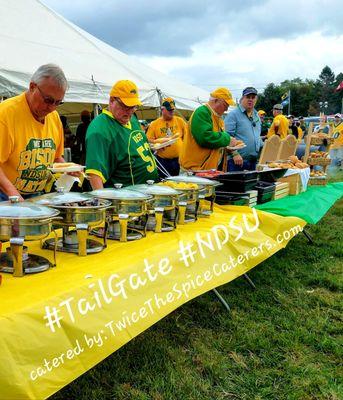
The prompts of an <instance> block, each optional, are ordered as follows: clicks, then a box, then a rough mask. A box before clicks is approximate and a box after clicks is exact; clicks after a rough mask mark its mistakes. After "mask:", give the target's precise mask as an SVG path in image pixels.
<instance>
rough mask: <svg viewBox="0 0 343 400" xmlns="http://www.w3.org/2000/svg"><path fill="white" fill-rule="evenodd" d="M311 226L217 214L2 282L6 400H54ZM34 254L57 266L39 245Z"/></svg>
mask: <svg viewBox="0 0 343 400" xmlns="http://www.w3.org/2000/svg"><path fill="white" fill-rule="evenodd" d="M305 224H306V223H305V221H303V220H302V219H299V218H296V217H282V216H278V215H274V214H270V213H265V212H262V211H256V210H254V209H251V208H249V207H237V206H221V207H219V206H218V207H215V211H214V214H213V215H212V216H211V217H209V218H202V219H199V220H198V221H197V222H196V223H191V224H187V225H182V226H178V228H177V229H176V230H175V231H172V232H168V233H161V234H156V233H151V232H149V233H148V235H147V238H143V239H141V240H137V241H132V242H127V243H120V242H116V241H109V243H108V247H107V249H105V250H104V251H103V252H102V253H98V254H93V255H88V256H86V257H79V256H77V255H76V254H68V253H58V254H57V267H56V268H51V269H50V270H48V271H47V272H43V273H39V274H34V275H26V276H24V277H22V278H14V277H12V276H11V275H6V274H3V282H2V285H1V286H0V296H1V301H0V316H1V317H0V346H1V355H0V398H1V399H7V400H9V399H16V400H17V399H27V398H29V399H40V398H46V397H48V396H50V395H52V394H53V393H55V392H56V391H58V390H59V389H61V388H62V387H63V386H65V385H67V384H68V383H70V382H71V381H73V380H74V379H76V378H77V377H78V376H80V375H81V374H83V373H84V372H86V371H87V370H89V369H90V368H92V367H93V366H94V365H96V364H97V363H99V362H100V361H102V360H103V359H104V358H106V357H107V356H109V355H110V354H111V353H113V352H114V351H116V350H117V349H118V348H120V347H121V346H123V345H124V344H125V343H127V342H129V341H130V340H131V339H132V338H134V337H135V336H137V335H138V334H140V333H141V332H143V331H144V330H146V329H147V328H149V327H150V326H151V325H153V324H154V323H156V322H157V321H159V320H160V319H161V318H163V317H164V316H166V315H168V314H169V313H170V312H172V311H173V310H175V309H176V308H178V307H180V306H181V305H182V304H184V303H186V302H187V301H189V300H191V299H193V298H195V297H197V296H199V295H201V294H203V293H205V292H207V291H209V290H211V289H213V288H215V287H217V286H220V285H223V284H225V283H227V282H230V281H232V280H233V279H235V278H237V277H238V276H241V275H242V274H244V273H246V272H247V271H249V270H250V269H251V268H253V267H254V266H256V265H258V264H260V263H261V262H262V261H263V260H265V259H267V258H268V257H270V256H272V255H273V254H274V253H276V252H277V251H278V250H280V249H281V248H283V247H285V246H286V245H287V244H288V242H289V240H291V239H292V237H294V236H295V235H296V234H297V233H299V232H300V231H301V229H302V228H303V227H304V225H305ZM285 232H286V233H287V235H286V234H285ZM26 244H27V246H28V247H29V251H30V253H33V254H38V255H42V256H44V257H47V258H49V259H50V260H52V259H53V255H52V252H51V251H49V250H41V249H40V245H39V242H27V243H26ZM5 248H6V244H5V243H4V244H3V251H4V249H5Z"/></svg>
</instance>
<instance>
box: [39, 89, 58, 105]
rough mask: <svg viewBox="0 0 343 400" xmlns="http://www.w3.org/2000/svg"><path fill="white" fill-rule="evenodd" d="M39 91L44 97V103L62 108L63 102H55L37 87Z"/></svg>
mask: <svg viewBox="0 0 343 400" xmlns="http://www.w3.org/2000/svg"><path fill="white" fill-rule="evenodd" d="M36 87H37V89H38V90H39V93H40V95H41V96H42V98H43V100H44V103H45V104H48V105H49V106H56V107H57V106H60V105H61V104H63V100H55V99H54V98H53V97H51V96H46V95H45V94H44V93H43V92H42V89H41V88H40V87H39V86H38V85H36Z"/></svg>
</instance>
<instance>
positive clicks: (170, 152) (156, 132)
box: [147, 97, 187, 178]
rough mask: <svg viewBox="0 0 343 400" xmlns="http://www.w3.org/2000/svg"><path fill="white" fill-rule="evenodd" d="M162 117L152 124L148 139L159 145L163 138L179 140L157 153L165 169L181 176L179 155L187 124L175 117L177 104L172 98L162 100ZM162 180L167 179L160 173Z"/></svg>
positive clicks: (172, 174)
mask: <svg viewBox="0 0 343 400" xmlns="http://www.w3.org/2000/svg"><path fill="white" fill-rule="evenodd" d="M161 112H162V116H161V117H160V118H157V119H156V120H155V121H153V122H151V124H150V126H149V129H148V131H147V138H148V140H149V142H150V143H158V141H159V139H161V138H170V139H172V138H173V139H177V140H176V142H175V143H173V144H171V145H170V146H167V147H164V148H162V149H160V150H158V151H157V154H156V158H157V160H158V161H159V163H160V164H161V165H162V166H163V167H164V169H165V170H166V171H167V172H168V173H169V174H170V175H171V176H176V175H179V172H180V164H179V155H180V151H181V149H182V144H183V137H184V135H185V132H186V130H187V123H186V122H185V121H184V120H183V119H182V118H181V117H177V116H175V115H174V113H175V102H174V100H173V99H172V98H171V97H167V98H165V99H163V100H162V106H161ZM159 175H160V177H161V178H163V177H165V174H164V173H163V172H162V171H159Z"/></svg>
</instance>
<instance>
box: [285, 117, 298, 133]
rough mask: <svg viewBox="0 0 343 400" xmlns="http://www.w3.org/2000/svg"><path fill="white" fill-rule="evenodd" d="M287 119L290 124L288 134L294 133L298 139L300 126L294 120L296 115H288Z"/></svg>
mask: <svg viewBox="0 0 343 400" xmlns="http://www.w3.org/2000/svg"><path fill="white" fill-rule="evenodd" d="M287 119H288V124H289V128H288V134H289V135H293V136H295V137H296V138H297V139H298V128H297V126H296V125H295V122H294V121H295V117H294V115H288V116H287Z"/></svg>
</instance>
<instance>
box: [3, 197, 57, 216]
mask: <svg viewBox="0 0 343 400" xmlns="http://www.w3.org/2000/svg"><path fill="white" fill-rule="evenodd" d="M59 213H60V212H59V211H58V210H54V209H53V208H49V207H45V206H41V205H39V204H34V203H32V202H29V201H22V202H11V201H2V202H0V218H12V219H41V218H50V217H55V216H56V215H58V214H59Z"/></svg>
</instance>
